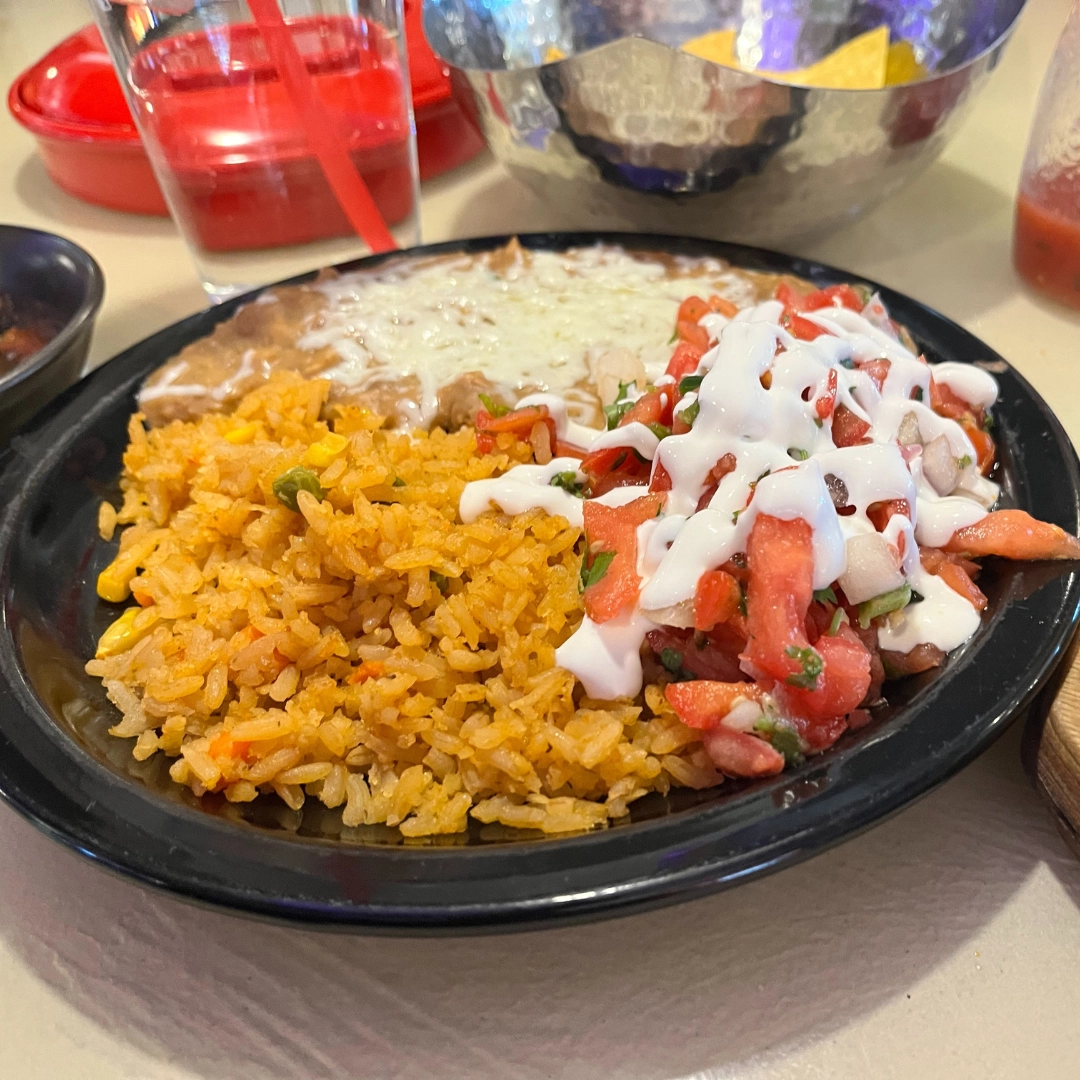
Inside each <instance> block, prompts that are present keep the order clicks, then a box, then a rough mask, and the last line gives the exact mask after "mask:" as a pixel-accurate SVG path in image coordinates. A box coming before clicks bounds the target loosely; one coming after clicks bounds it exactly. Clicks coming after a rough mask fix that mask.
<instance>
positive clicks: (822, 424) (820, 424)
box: [814, 416, 825, 427]
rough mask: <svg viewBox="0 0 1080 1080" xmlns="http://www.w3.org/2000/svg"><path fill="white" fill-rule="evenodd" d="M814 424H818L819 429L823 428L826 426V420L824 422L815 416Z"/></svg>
mask: <svg viewBox="0 0 1080 1080" xmlns="http://www.w3.org/2000/svg"><path fill="white" fill-rule="evenodd" d="M814 423H815V424H816V425H817V426H818V427H823V426H824V424H825V421H824V420H822V419H821V417H820V416H815V417H814Z"/></svg>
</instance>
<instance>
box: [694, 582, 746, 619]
mask: <svg viewBox="0 0 1080 1080" xmlns="http://www.w3.org/2000/svg"><path fill="white" fill-rule="evenodd" d="M741 598H742V592H741V590H740V589H739V583H738V582H737V581H736V580H735V579H734V578H733V577H732V576H731V575H730V574H728V573H725V572H724V571H723V570H706V571H705V573H704V574H702V575H701V577H700V578H698V583H697V589H696V590H695V592H694V629H695V630H711V629H712V628H713V627H714V626H716V624H717V623H722V622H727V621H728V620H729V619H731V618H734V616H736V615H737V614H738V613H739V600H740V599H741Z"/></svg>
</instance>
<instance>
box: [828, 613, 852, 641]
mask: <svg viewBox="0 0 1080 1080" xmlns="http://www.w3.org/2000/svg"><path fill="white" fill-rule="evenodd" d="M850 621H851V620H850V619H849V618H848V613H847V612H846V611H845V610H844V609H843V608H842V607H838V608H837V609H836V610H835V611H834V612H833V613H832V622H830V623H829V629H828V630H826V631H825V633H826V634H828V636H829V637H836V635H837V634H839V633H840V627H841V626H842V625H843V624H844V623H848V622H850Z"/></svg>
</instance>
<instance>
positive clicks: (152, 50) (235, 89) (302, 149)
mask: <svg viewBox="0 0 1080 1080" xmlns="http://www.w3.org/2000/svg"><path fill="white" fill-rule="evenodd" d="M289 25H290V29H291V30H292V32H293V36H294V39H295V41H296V44H297V47H298V48H299V50H300V53H301V55H302V56H303V57H304V58H305V60H306V61H307V68H308V72H309V73H310V74H311V76H312V77H313V79H314V81H315V84H316V86H317V88H318V93H319V95H320V96H321V98H322V100H323V102H324V103H325V104H326V106H327V108H328V110H329V112H330V113H331V114H332V116H333V117H334V119H335V120H336V121H337V122H338V126H339V130H340V132H341V136H342V140H343V142H344V143H345V145H346V146H347V148H348V150H349V154H350V156H351V158H352V160H353V162H354V163H355V165H356V168H357V170H358V171H359V173H360V175H361V176H362V177H363V179H364V182H365V183H366V184H367V186H368V189H369V191H370V192H371V195H372V197H373V199H374V200H375V203H376V205H377V206H378V208H379V211H380V213H381V214H382V216H383V218H384V220H385V221H386V222H387V224H394V223H397V222H400V221H402V220H403V219H405V218H406V217H408V216H409V214H410V213H411V212H412V211H413V209H414V206H413V186H412V179H411V176H412V166H411V163H410V155H411V154H412V145H411V141H412V136H411V131H410V123H409V113H408V108H407V104H406V100H407V99H406V98H405V96H404V95H405V93H406V92H407V83H406V82H405V81H404V80H403V79H402V72H401V68H400V65H399V63H398V53H397V45H396V43H395V42H394V40H393V39H392V38H391V37H390V35H388V34H387V33H386V31H384V30H383V29H382V28H381V27H379V26H377V25H375V24H374V23H370V22H368V21H367V20H364V19H351V18H344V17H331V18H327V17H318V18H311V19H297V20H291V21H290V24H289ZM130 86H131V88H132V90H133V91H134V93H133V100H134V103H135V106H136V109H137V116H136V119H137V120H138V122H139V124H140V126H141V127H142V130H143V132H144V136H145V137H146V143H147V147H148V150H149V151H150V152H151V153H152V154H156V155H157V156H158V158H159V160H157V161H155V166H156V167H157V171H158V175H159V177H160V178H161V180H162V187H163V188H164V190H165V192H166V196H167V198H168V200H169V202H170V205H171V208H172V211H173V214H174V215H175V216H176V218H177V220H178V221H179V223H180V224H181V227H182V228H183V230H184V232H185V235H186V236H187V239H188V240H189V242H190V243H192V244H193V245H194V246H195V248H196V249H197V250H196V253H195V254H196V258H199V256H200V253H201V252H207V253H209V252H226V251H241V250H252V249H258V248H273V247H282V246H286V245H296V244H307V243H311V242H312V241H316V240H324V239H327V238H330V237H338V236H351V235H353V230H352V229H351V228H350V226H349V223H348V221H347V220H346V218H345V215H344V213H343V212H342V210H341V208H340V206H339V205H338V202H337V199H335V197H334V194H333V192H332V191H331V189H330V186H329V184H328V183H327V181H326V178H325V177H324V175H323V173H322V170H321V168H320V167H319V164H318V162H317V161H316V160H315V157H314V156H313V154H312V152H311V149H310V148H309V146H308V141H307V137H306V135H305V132H304V129H303V125H302V124H301V121H300V118H299V116H298V114H297V112H296V110H295V108H294V107H293V105H292V103H291V101H290V100H289V97H288V94H287V93H286V90H285V87H284V85H283V84H282V82H281V80H280V78H279V77H278V74H277V71H276V69H275V67H274V65H273V64H272V63H271V61H270V59H269V57H268V56H267V54H266V50H265V48H264V47H263V42H262V39H261V37H260V35H259V32H258V30H257V28H256V27H255V26H253V25H251V24H239V25H224V26H221V27H218V28H213V29H206V30H201V31H198V32H195V33H188V34H182V35H177V36H175V37H168V38H164V39H162V40H161V41H159V42H155V43H153V44H149V43H148V44H145V45H144V46H143V48H142V49H141V50H140V52H139V53H138V54H137V56H136V57H135V58H134V60H133V62H132V66H131V68H130ZM162 158H163V159H164V160H161V159H162Z"/></svg>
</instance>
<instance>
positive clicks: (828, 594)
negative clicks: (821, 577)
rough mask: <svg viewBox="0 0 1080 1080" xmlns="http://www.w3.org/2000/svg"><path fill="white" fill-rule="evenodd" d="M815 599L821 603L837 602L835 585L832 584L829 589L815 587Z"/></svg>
mask: <svg viewBox="0 0 1080 1080" xmlns="http://www.w3.org/2000/svg"><path fill="white" fill-rule="evenodd" d="M814 599H815V600H816V601H817V602H818V603H819V604H835V603H836V593H834V592H833V587H832V586H831V585H830V586H829V587H828V588H827V589H815V590H814Z"/></svg>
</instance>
